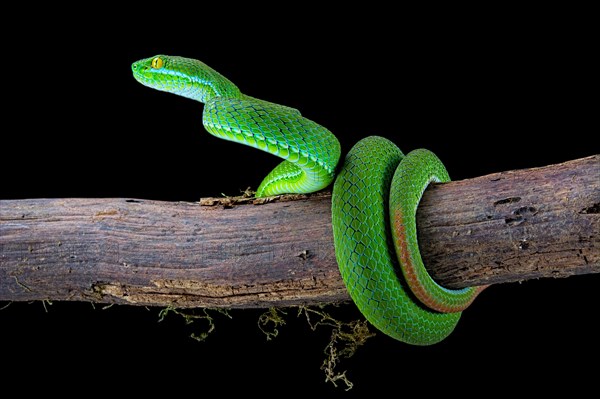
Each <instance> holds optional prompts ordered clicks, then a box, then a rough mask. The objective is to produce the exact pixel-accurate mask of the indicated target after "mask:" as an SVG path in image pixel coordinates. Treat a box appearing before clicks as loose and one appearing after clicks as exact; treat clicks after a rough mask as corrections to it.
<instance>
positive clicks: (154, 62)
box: [150, 57, 164, 69]
mask: <svg viewBox="0 0 600 399" xmlns="http://www.w3.org/2000/svg"><path fill="white" fill-rule="evenodd" d="M163 64H164V62H163V60H162V58H160V57H154V58H153V59H152V63H151V64H150V65H151V66H152V68H154V69H160V68H162V66H163Z"/></svg>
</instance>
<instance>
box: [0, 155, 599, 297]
mask: <svg viewBox="0 0 600 399" xmlns="http://www.w3.org/2000/svg"><path fill="white" fill-rule="evenodd" d="M330 206H331V197H330V195H329V194H327V193H325V194H318V195H312V196H295V197H292V198H289V197H288V198H283V199H280V200H277V201H273V202H270V203H266V204H263V205H260V206H258V205H254V204H252V201H251V200H247V199H246V200H239V201H235V200H231V199H227V200H222V199H221V200H217V199H205V200H202V201H201V204H199V203H183V202H179V203H174V202H160V201H148V200H137V199H118V198H117V199H115V198H105V199H98V198H94V199H80V198H69V199H27V200H5V201H0V300H2V301H31V300H77V301H93V302H103V303H128V304H133V305H159V306H174V307H227V308H234V307H238V308H248V307H271V306H289V305H297V304H316V303H328V302H339V301H345V300H348V299H349V297H348V295H347V292H346V289H345V287H344V284H343V282H342V280H341V277H340V274H339V272H338V269H337V264H336V261H335V254H334V246H333V238H332V232H331V212H330ZM417 220H418V234H419V241H420V246H421V252H422V256H423V259H424V261H425V264H426V265H428V269H429V271H430V273H431V274H432V275H433V276H434V278H435V279H436V280H437V281H438V282H440V283H441V284H442V285H445V286H448V287H454V288H459V287H465V286H471V285H479V284H490V283H501V282H510V281H518V280H525V279H530V278H539V277H566V276H570V275H575V274H586V273H599V272H600V249H599V245H598V243H599V238H600V228H599V226H600V156H598V155H596V156H591V157H587V158H582V159H578V160H574V161H569V162H565V163H562V164H557V165H552V166H547V167H543V168H535V169H527V170H516V171H509V172H502V173H496V174H492V175H488V176H482V177H478V178H474V179H468V180H463V181H456V182H451V183H447V184H437V185H434V186H431V187H430V188H429V189H428V190H427V191H426V193H425V195H424V197H423V200H422V203H421V205H420V207H419V211H418V214H417Z"/></svg>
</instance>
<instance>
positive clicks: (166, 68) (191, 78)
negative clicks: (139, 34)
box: [131, 55, 243, 103]
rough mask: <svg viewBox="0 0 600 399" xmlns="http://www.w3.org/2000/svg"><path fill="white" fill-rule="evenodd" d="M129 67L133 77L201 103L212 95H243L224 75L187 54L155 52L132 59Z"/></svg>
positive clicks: (232, 96)
mask: <svg viewBox="0 0 600 399" xmlns="http://www.w3.org/2000/svg"><path fill="white" fill-rule="evenodd" d="M131 69H132V71H133V76H134V77H135V79H136V80H137V81H138V82H140V83H141V84H143V85H145V86H148V87H152V88H154V89H156V90H160V91H166V92H169V93H173V94H177V95H180V96H182V97H186V98H190V99H192V100H196V101H200V102H202V103H206V102H208V101H210V100H211V99H213V98H215V97H228V98H241V97H242V96H243V95H242V93H241V92H240V90H239V89H238V88H237V86H236V85H234V84H233V83H232V82H231V81H230V80H229V79H227V78H226V77H225V76H223V75H221V74H220V73H219V72H217V71H215V70H214V69H212V68H211V67H209V66H208V65H206V64H205V63H203V62H201V61H198V60H194V59H191V58H185V57H177V56H168V55H157V56H155V57H150V58H145V59H143V60H139V61H136V62H134V63H133V64H132V66H131Z"/></svg>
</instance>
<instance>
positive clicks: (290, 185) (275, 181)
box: [132, 55, 479, 345]
mask: <svg viewBox="0 0 600 399" xmlns="http://www.w3.org/2000/svg"><path fill="white" fill-rule="evenodd" d="M132 70H133V75H134V77H135V79H136V80H138V81H139V82H140V83H142V84H143V85H145V86H149V87H152V88H154V89H157V90H161V91H166V92H170V93H174V94H178V95H180V96H183V97H187V98H191V99H193V100H197V101H200V102H202V103H204V104H205V107H204V112H203V118H202V121H203V124H204V127H205V128H206V130H207V131H208V132H209V133H211V134H212V135H214V136H216V137H219V138H222V139H224V140H229V141H235V142H238V143H241V144H246V145H249V146H251V147H255V148H258V149H260V150H263V151H266V152H269V153H271V154H274V155H277V156H279V157H281V158H283V159H284V161H283V162H282V163H281V164H279V165H278V166H277V167H276V168H275V169H274V170H273V171H272V172H271V173H269V175H268V176H267V177H266V178H265V179H264V180H263V182H262V183H261V184H260V186H259V188H258V190H257V193H256V195H257V197H266V196H272V195H278V194H285V193H310V192H314V191H318V190H321V189H323V188H325V187H327V186H328V185H329V184H331V182H332V181H333V180H334V177H335V171H336V166H337V163H338V160H339V158H340V154H341V151H340V144H339V142H338V140H337V139H336V137H335V136H334V135H333V134H332V133H331V132H329V131H328V130H327V129H325V128H324V127H322V126H320V125H318V124H317V123H315V122H313V121H310V120H308V119H306V118H304V117H302V115H301V114H300V112H299V111H298V110H296V109H293V108H289V107H286V106H282V105H278V104H273V103H270V102H267V101H263V100H259V99H256V98H253V97H250V96H247V95H245V94H243V93H242V92H241V91H240V90H239V89H238V88H237V86H235V85H234V84H233V83H232V82H231V81H229V80H228V79H227V78H225V77H224V76H223V75H221V74H219V73H218V72H217V71H215V70H214V69H212V68H210V67H209V66H207V65H206V64H204V63H202V62H200V61H197V60H193V59H189V58H183V57H174V56H167V55H159V56H155V57H151V58H146V59H143V60H140V61H137V62H135V63H133V65H132ZM432 155H433V154H431V153H429V152H427V151H425V150H417V151H413V152H411V153H410V154H408V155H407V156H406V157H404V155H403V154H402V152H401V151H400V150H399V149H398V147H396V146H395V145H394V144H393V143H391V142H390V141H389V140H386V139H384V138H381V137H367V138H366V139H363V140H361V141H360V142H359V143H357V144H356V145H355V146H354V147H353V148H352V149H351V150H350V152H349V153H348V155H347V156H346V159H345V162H344V165H343V166H342V167H341V169H340V173H339V175H338V177H337V179H336V181H335V185H334V188H333V197H332V219H333V235H334V241H335V249H336V258H337V261H338V265H339V268H340V272H341V274H342V278H343V279H344V283H345V284H346V287H347V289H348V292H349V293H350V296H351V297H352V299H353V300H354V302H355V303H356V305H357V306H358V308H359V309H360V311H361V312H362V313H363V314H364V316H365V317H366V318H367V320H369V321H370V322H371V323H372V324H373V325H374V326H376V327H377V328H378V329H380V330H381V331H383V332H385V333H386V334H388V335H390V336H391V337H393V338H396V339H398V340H401V341H404V342H406V343H410V344H415V345H430V344H434V343H436V342H439V341H441V340H442V339H444V338H445V337H447V336H448V335H449V334H450V333H451V332H452V331H453V329H454V327H455V326H456V324H457V322H458V320H459V318H460V312H459V311H460V310H462V309H464V308H465V307H466V306H468V305H469V304H470V303H471V301H472V300H473V298H474V297H475V295H477V293H478V292H479V290H478V289H473V288H468V289H463V290H448V289H446V288H443V287H441V286H439V285H438V284H436V283H435V282H434V281H433V280H432V279H431V277H430V276H429V274H428V273H427V270H426V269H425V267H424V266H423V262H422V261H421V258H420V254H419V247H418V243H417V239H416V222H415V214H416V208H417V205H418V203H419V201H420V199H421V196H422V194H423V191H424V190H425V188H426V187H427V184H429V182H431V181H446V180H445V179H446V178H447V173H445V169H443V173H442V172H441V170H440V168H439V165H441V162H440V163H439V165H438V164H437V163H436V162H439V160H437V158H435V156H433V157H432ZM434 158H435V159H434ZM436 160H437V161H436ZM403 165H404V166H403ZM442 168H443V165H442ZM444 173H445V175H444ZM392 181H393V182H392ZM399 263H400V269H401V270H402V273H398V269H399V267H398V265H399ZM417 298H418V299H417ZM424 304H427V306H425V305H424Z"/></svg>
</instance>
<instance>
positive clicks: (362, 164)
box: [332, 136, 461, 345]
mask: <svg viewBox="0 0 600 399" xmlns="http://www.w3.org/2000/svg"><path fill="white" fill-rule="evenodd" d="M402 158H403V154H402V152H401V151H400V149H399V148H398V147H396V145H394V144H393V143H392V142H391V141H389V140H387V139H384V138H382V137H375V136H373V137H367V138H365V139H363V140H361V141H360V142H358V143H357V144H356V145H355V146H354V147H353V148H352V149H351V150H350V152H349V153H348V155H347V156H346V160H345V161H344V165H343V167H342V169H341V171H340V173H339V175H338V177H337V179H336V181H335V184H334V187H333V199H332V218H333V237H334V241H335V249H336V258H337V262H338V265H339V267H340V272H341V274H342V278H343V280H344V283H345V284H346V287H347V289H348V292H349V293H350V296H351V297H352V300H353V301H354V303H356V305H357V307H358V308H359V310H360V311H361V313H362V314H364V315H365V317H366V318H367V320H369V322H371V324H373V325H374V326H375V327H377V328H378V329H379V330H381V331H383V332H384V333H386V334H388V335H389V336H391V337H393V338H396V339H398V340H400V341H403V342H406V343H410V344H413V345H431V344H434V343H436V342H439V341H441V340H443V339H444V338H446V337H447V336H448V335H449V334H450V333H451V332H452V331H453V330H454V327H455V326H456V324H457V323H458V320H459V318H460V315H461V313H438V312H435V311H432V310H430V309H427V308H425V307H424V306H422V305H421V304H420V303H419V302H418V301H417V300H416V299H415V298H414V297H413V296H412V294H411V293H410V291H409V290H408V287H406V283H405V282H404V280H403V279H402V273H401V272H400V268H399V265H398V261H397V258H396V254H395V253H394V252H393V251H394V250H393V245H392V242H391V235H390V234H391V233H390V226H389V209H388V198H389V193H390V185H391V182H392V178H393V175H394V172H395V170H396V167H397V166H398V164H399V163H400V161H401V160H402ZM365 210H368V212H365Z"/></svg>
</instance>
